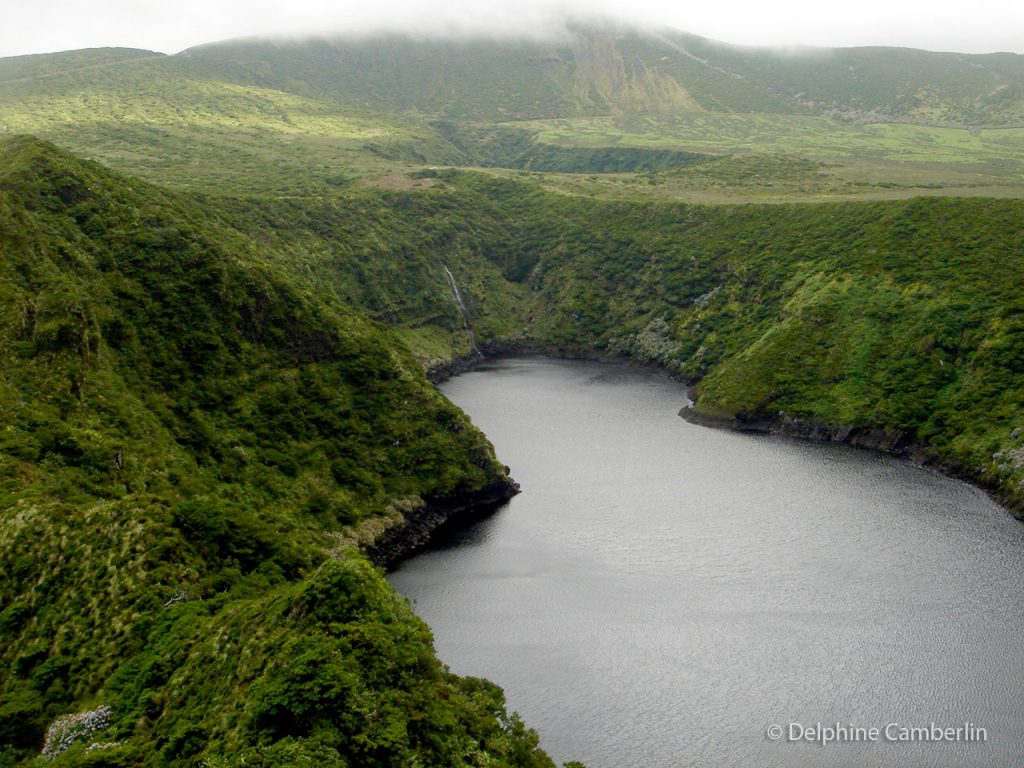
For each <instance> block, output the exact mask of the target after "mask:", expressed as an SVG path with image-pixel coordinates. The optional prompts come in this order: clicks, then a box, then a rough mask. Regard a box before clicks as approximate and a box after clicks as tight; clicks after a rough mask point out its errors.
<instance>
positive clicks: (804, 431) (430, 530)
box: [367, 342, 1024, 567]
mask: <svg viewBox="0 0 1024 768" xmlns="http://www.w3.org/2000/svg"><path fill="white" fill-rule="evenodd" d="M481 353H482V354H474V355H469V356H465V357H460V358H454V359H452V360H449V361H446V362H444V363H441V364H439V365H436V366H432V367H431V368H430V369H429V370H428V371H427V378H428V379H430V381H432V382H434V383H435V384H438V383H441V382H443V381H446V380H447V379H450V378H452V377H454V376H457V375H459V374H461V373H465V372H467V371H470V370H472V369H473V368H475V367H477V366H478V365H480V364H481V363H484V362H487V361H488V360H493V359H496V358H501V357H510V356H516V355H544V356H547V357H554V358H559V359H565V360H594V361H602V362H611V361H614V362H619V363H623V364H626V365H633V366H638V367H642V368H646V369H649V370H654V371H657V372H659V373H662V374H667V375H669V376H672V377H673V378H680V377H679V376H678V374H677V373H675V372H673V371H671V370H669V369H667V368H665V367H664V366H660V365H657V364H654V363H649V362H644V361H639V360H636V359H634V358H630V357H626V356H623V355H607V354H601V353H599V352H595V351H594V350H583V349H580V350H567V349H559V348H554V347H551V346H548V345H543V344H534V343H528V342H504V343H490V344H486V345H484V346H483V347H482V349H481ZM681 380H683V381H684V382H685V383H687V384H690V383H692V382H687V381H685V379H681ZM688 396H689V393H688ZM679 415H680V416H681V417H682V418H684V419H685V420H687V421H689V422H690V423H693V424H699V425H701V426H706V427H715V428H718V429H730V430H734V431H737V432H758V433H764V434H776V435H784V436H786V437H793V438H797V439H801V440H812V441H816V442H832V443H844V444H846V445H850V446H853V447H856V448H864V449H867V450H873V451H881V452H883V453H888V454H890V455H893V456H899V457H902V458H906V459H909V460H910V461H913V462H914V463H916V464H919V465H921V466H926V467H930V468H932V469H935V470H937V471H939V472H941V473H942V474H944V475H947V476H949V477H953V478H956V479H959V480H963V481H966V482H968V483H971V484H972V485H975V486H977V487H979V488H981V489H982V490H984V491H985V492H986V493H988V494H989V495H990V496H991V497H992V498H993V499H994V500H995V501H996V502H998V503H999V504H1001V505H1002V506H1004V507H1005V508H1006V509H1007V510H1008V511H1009V512H1010V513H1011V514H1012V515H1013V516H1014V517H1016V518H1017V519H1019V520H1022V521H1024V504H1022V503H1021V502H1020V500H1019V499H1017V498H1015V497H1013V496H1010V495H1008V494H1006V493H1004V492H1003V491H1002V490H1001V489H999V488H997V487H994V486H993V485H992V484H991V483H989V482H987V480H986V478H984V477H983V476H981V474H980V473H979V472H978V471H976V470H973V469H972V468H971V467H969V466H965V465H963V464H961V463H959V462H955V461H951V460H949V459H944V458H942V457H940V456H939V455H938V454H937V453H936V452H935V451H934V450H933V449H931V448H929V447H928V446H924V445H920V444H917V443H914V442H913V441H912V440H910V439H909V438H908V437H907V435H906V434H905V433H902V432H895V431H892V430H887V429H883V428H879V427H862V426H853V425H848V424H846V425H842V424H840V425H836V424H828V423H826V422H823V421H820V420H817V419H795V418H791V417H777V418H770V417H759V418H742V417H721V416H714V415H709V414H706V413H702V412H701V411H700V410H698V409H697V408H695V407H694V404H693V402H692V400H691V402H690V403H688V404H687V405H686V406H684V407H683V408H681V409H680V411H679ZM517 493H519V485H518V484H517V483H516V482H515V481H513V480H511V479H510V480H509V481H508V483H507V484H502V483H498V484H495V485H492V486H489V487H488V488H486V489H484V490H482V491H479V492H478V493H476V494H467V495H464V496H457V497H452V498H449V499H442V500H438V501H433V502H428V503H427V504H426V505H425V506H424V507H422V508H421V509H419V510H417V511H416V512H413V513H410V514H408V515H407V520H406V524H405V525H404V526H397V527H396V528H393V529H391V530H389V531H388V532H387V533H385V535H384V536H383V537H382V538H381V539H380V540H379V541H378V542H376V543H375V544H374V545H373V546H372V547H371V548H369V549H368V550H367V554H368V555H369V557H370V559H371V560H372V561H373V562H374V563H375V564H377V565H383V566H386V567H388V566H391V565H394V564H395V563H397V562H398V561H400V560H401V559H403V558H405V557H408V556H410V555H412V554H414V553H415V552H416V551H418V550H420V549H422V548H423V547H424V546H426V545H427V544H428V543H429V542H430V540H431V538H432V537H433V536H434V535H435V533H436V532H437V531H438V530H439V529H441V528H445V527H450V526H451V527H457V526H460V525H466V524H468V523H471V522H474V521H476V520H480V519H483V518H485V517H487V516H488V515H490V514H493V513H494V512H495V511H496V510H497V509H498V508H500V507H501V506H502V505H503V504H505V502H507V501H508V499H510V498H512V497H513V496H514V495H516V494H517ZM410 518H411V519H410Z"/></svg>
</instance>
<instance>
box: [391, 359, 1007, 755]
mask: <svg viewBox="0 0 1024 768" xmlns="http://www.w3.org/2000/svg"><path fill="white" fill-rule="evenodd" d="M443 390H444V392H445V394H446V395H447V396H448V397H449V398H451V400H453V401H454V402H455V403H456V404H458V405H459V406H460V407H461V408H463V410H465V411H466V413H468V414H469V415H470V417H471V418H472V419H473V421H474V423H475V424H476V425H477V426H479V427H480V428H481V429H482V430H483V431H484V432H485V433H486V434H487V435H488V437H490V439H491V441H492V442H493V443H494V445H495V448H496V450H497V453H498V456H499V457H500V458H501V460H502V461H504V462H506V463H507V464H509V465H510V466H511V469H512V475H513V476H514V477H515V478H516V479H517V480H518V481H519V482H520V483H521V485H522V489H523V492H522V494H520V495H519V496H517V497H516V498H515V499H513V500H512V501H511V503H509V504H508V505H507V506H506V507H504V508H503V509H501V510H500V511H498V512H497V513H496V514H495V515H494V516H492V517H490V518H488V519H487V520H485V521H483V522H480V523H478V524H476V525H474V526H473V527H471V528H469V529H468V530H465V531H462V532H460V533H458V534H456V535H454V536H452V537H449V539H448V540H447V541H445V542H444V543H442V544H438V545H437V546H436V547H434V548H433V549H431V550H430V551H427V552H425V553H423V554H421V555H418V556H416V557H414V558H412V559H410V560H408V561H406V562H404V563H402V564H401V565H400V566H399V567H398V568H397V569H396V570H395V571H394V572H393V573H391V574H390V575H389V579H390V581H391V582H392V584H394V586H395V587H396V588H397V589H398V590H399V591H400V592H402V593H404V594H405V595H407V596H408V597H409V598H410V599H411V600H412V601H413V603H414V606H415V609H416V611H417V613H418V614H419V615H420V616H422V617H423V618H424V619H425V620H426V621H427V623H428V624H430V626H431V627H432V628H433V631H434V635H435V638H436V644H437V649H438V653H439V655H440V657H441V658H442V659H443V660H444V661H445V662H446V663H447V664H448V665H449V666H450V667H451V668H452V670H453V671H455V672H457V673H460V674H465V675H475V676H480V677H487V678H489V679H491V680H493V681H495V682H497V683H499V684H500V685H502V686H503V687H504V688H505V691H506V694H507V697H508V704H509V708H510V709H514V710H517V711H519V712H520V713H521V714H522V715H523V718H524V719H525V721H526V722H527V724H528V725H530V726H532V727H534V728H536V729H537V730H538V732H539V733H540V735H541V744H542V746H543V747H544V748H545V749H547V750H548V752H549V753H550V754H551V755H552V757H554V758H555V760H556V761H557V762H558V763H559V765H560V764H561V762H562V761H564V760H582V761H583V762H585V763H586V764H587V766H588V768H628V767H633V766H635V767H636V768H640V766H643V768H652V767H660V766H665V767H668V766H701V767H702V768H703V767H707V766H780V767H781V766H786V767H787V768H789V767H790V766H851V768H852V767H854V766H856V768H863V767H864V766H897V765H898V766H922V767H924V766H928V767H929V768H935V767H936V766H942V767H944V766H989V767H990V768H999V767H1000V766H1005V767H1006V768H1019V766H1021V765H1024V710H1022V706H1021V700H1022V692H1024V525H1022V524H1021V523H1019V522H1017V521H1015V520H1013V519H1012V518H1011V517H1010V516H1009V514H1008V513H1007V512H1006V511H1005V510H1003V509H1002V508H1001V507H999V506H998V505H996V504H994V503H993V502H992V501H990V500H989V499H988V497H986V495H985V494H984V493H982V492H981V491H979V490H977V489H974V488H972V487H970V486H968V485H966V484H964V483H961V482H957V481H954V480H950V479H948V478H944V477H942V476H940V475H938V474H936V473H934V472H931V471H928V470H925V469H921V468H919V467H915V466H913V465H912V464H910V463H908V462H905V461H899V460H896V459H893V458H890V457H887V456H883V455H879V454H875V453H870V452H866V451H859V450H855V449H850V448H846V447H844V446H837V445H822V444H814V443H806V442H799V441H794V440H789V439H785V438H778V437H772V436H761V435H742V434H736V433H731V432H726V431H721V430H714V429H708V428H704V427H699V426H696V425H692V424H689V423H687V422H685V421H684V420H683V419H681V418H679V416H678V415H677V411H678V410H679V408H680V407H681V406H682V405H683V404H684V403H685V402H686V394H685V390H684V388H683V387H682V386H681V385H680V384H678V383H676V382H673V381H671V380H669V379H667V378H665V377H663V376H660V375H658V374H656V373H652V372H649V371H644V370H638V369H636V368H630V367H625V366H620V365H615V364H602V363H583V362H569V361H556V360H548V359H544V358H528V359H509V360H499V361H496V362H490V363H488V364H486V365H485V366H483V367H481V368H479V369H477V370H475V371H473V372H471V373H467V374H465V375H462V376H459V377H458V378H456V379H453V380H452V381H450V382H448V383H447V384H445V385H444V386H443ZM817 723H821V724H822V726H823V727H824V726H831V727H834V726H835V725H836V724H837V723H838V724H840V725H842V726H846V727H847V728H850V727H852V728H859V729H861V730H860V731H854V732H850V733H849V734H848V739H847V740H846V741H842V742H839V743H830V744H827V745H822V744H821V743H813V742H808V741H791V740H790V737H791V736H799V735H803V736H807V735H808V734H807V731H806V729H808V728H811V727H813V726H815V725H816V724H817ZM932 723H934V724H936V726H938V727H940V728H945V727H950V728H955V727H960V728H965V726H966V728H965V730H964V732H963V733H962V734H961V736H960V740H959V741H956V740H953V741H931V742H925V741H921V740H920V734H919V733H918V734H914V735H916V736H917V737H918V740H916V741H911V742H907V741H894V740H891V739H890V738H887V737H890V736H892V737H895V736H899V735H900V734H901V731H899V730H898V729H900V728H903V727H908V728H909V727H915V728H920V727H923V728H926V729H929V731H928V732H929V735H934V734H932V732H931V731H930V726H931V724H932ZM793 724H797V726H798V727H794V726H793ZM891 724H895V728H894V727H893V725H891ZM773 725H778V726H780V727H781V728H782V730H783V736H782V738H781V739H777V740H773V739H772V738H770V737H769V735H768V729H769V727H770V726H773ZM887 727H888V728H889V730H890V733H888V734H887V733H886V730H885V729H886V728H887ZM972 727H973V729H974V730H973V731H972V730H970V729H971V728H972ZM871 728H877V729H878V731H879V732H878V735H877V737H876V738H874V739H873V738H872V733H871V732H870V731H869V730H868V729H871ZM978 729H984V735H985V736H986V739H985V740H984V741H981V740H980V739H981V731H980V730H978ZM810 735H811V736H813V735H814V734H813V731H812V732H811V734H810ZM905 735H910V734H905ZM953 736H954V738H955V734H953Z"/></svg>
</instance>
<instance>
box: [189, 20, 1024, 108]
mask: <svg viewBox="0 0 1024 768" xmlns="http://www.w3.org/2000/svg"><path fill="white" fill-rule="evenodd" d="M181 56H185V57H188V58H189V59H191V60H193V61H195V62H201V63H202V64H203V66H205V67H208V68H209V71H210V72H212V73H217V75H218V76H222V77H227V78H229V79H238V80H243V81H246V82H250V83H252V84H256V85H268V86H271V87H275V88H282V89H284V90H289V91H292V92H296V93H300V94H302V95H306V96H315V97H317V98H324V97H326V98H330V99H334V100H338V101H341V102H343V103H352V104H359V105H362V106H367V107H373V108H375V109H391V110H416V111H418V112H421V113H425V114H428V115H435V116H443V117H446V118H459V119H472V120H487V121H496V120H524V119H550V118H556V117H580V116H594V115H603V114H615V113H616V112H620V111H628V112H629V113H631V114H644V113H652V114H659V113H664V112H666V111H668V112H673V111H680V110H693V109H705V110H712V111H728V112H768V113H806V114H819V115H821V114H823V115H839V116H843V117H846V118H850V119H873V120H881V119H902V120H915V121H921V122H926V123H927V122H938V123H948V124H964V125H980V124H990V125H1003V124H1013V125H1019V124H1021V123H1022V122H1024V56H1019V55H1016V54H993V55H968V54H957V53H933V52H928V51H918V50H912V49H901V48H851V49H806V50H801V51H796V52H793V51H780V50H774V49H759V48H743V47H737V46H728V45H724V44H721V43H716V42H714V41H710V40H706V39H704V38H700V37H696V36H693V35H687V34H683V33H678V32H661V33H658V32H647V31H639V30H627V29H622V30H614V29H605V30H602V29H593V28H577V29H576V30H574V32H573V34H572V36H571V37H570V38H569V39H567V40H565V41H563V42H561V43H531V42H525V41H521V42H495V41H487V42H481V41H475V42H474V41H417V40H409V39H407V38H403V37H398V36H388V37H383V36H382V37H376V38H367V39H360V40H337V41H334V42H327V41H316V42H306V43H295V44H285V43H282V44H273V43H264V42H246V41H233V42H226V43H217V44H212V45H205V46H200V47H198V48H193V49H191V50H189V51H186V52H184V53H183V54H181Z"/></svg>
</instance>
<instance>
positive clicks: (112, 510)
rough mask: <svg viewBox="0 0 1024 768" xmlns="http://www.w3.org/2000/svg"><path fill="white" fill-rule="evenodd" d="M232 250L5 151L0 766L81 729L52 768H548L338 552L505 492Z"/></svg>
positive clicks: (345, 329) (98, 179)
mask: <svg viewBox="0 0 1024 768" xmlns="http://www.w3.org/2000/svg"><path fill="white" fill-rule="evenodd" d="M252 251H253V249H252V244H251V242H249V241H247V240H245V239H244V238H242V237H240V236H239V235H238V234H237V233H235V232H233V231H232V230H230V229H229V228H226V227H224V226H223V225H221V224H220V223H218V222H217V221H216V220H215V219H214V218H213V217H212V216H211V215H210V214H209V213H207V212H206V211H204V210H203V209H202V208H200V207H198V206H197V205H196V204H195V203H194V202H190V201H188V200H185V199H183V198H179V197H176V196H172V195H169V194H167V193H164V192H161V191H159V190H156V189H154V188H152V187H149V186H147V185H144V184H141V183H137V182H130V181H127V180H125V179H122V178H119V177H116V176H113V175H112V174H110V173H109V172H108V171H106V170H105V169H102V168H101V167H99V166H96V165H92V164H85V163H82V162H80V161H78V160H75V159H74V158H72V157H70V156H69V155H67V154H64V153H62V152H60V151H58V150H56V149H55V148H54V147H52V146H50V145H46V144H42V143H40V142H38V141H36V140H32V139H18V140H14V141H9V142H6V143H4V144H3V145H0V253H2V256H3V258H2V259H0V297H2V300H0V359H2V360H3V361H4V363H3V365H2V366H0V414H2V415H3V422H2V428H0V478H2V481H0V510H2V513H0V544H2V546H0V561H2V565H0V568H2V570H3V572H4V573H5V574H6V577H5V579H4V580H3V582H2V584H0V590H2V593H0V606H2V608H0V636H2V638H3V642H2V643H0V656H2V665H3V669H4V670H5V671H4V674H3V677H2V679H0V745H2V746H0V763H3V764H11V763H13V762H16V761H18V760H19V759H21V758H25V757H30V756H31V755H33V754H38V750H39V749H40V747H41V745H42V742H43V736H44V731H45V730H46V727H47V724H48V723H51V722H55V718H57V717H58V716H61V715H64V714H67V713H82V712H84V711H86V710H88V711H89V712H91V714H90V715H82V716H80V717H79V718H78V720H77V721H74V722H70V723H69V721H66V720H65V721H64V726H63V727H64V731H65V735H66V733H68V732H71V731H73V730H74V728H75V727H77V728H79V730H81V729H82V728H85V726H86V725H88V724H89V723H90V722H91V723H92V724H93V725H101V726H102V725H104V723H106V722H107V721H109V725H106V726H105V727H103V728H101V729H100V730H99V732H97V733H96V734H95V735H88V736H87V737H83V738H81V739H79V740H75V739H74V738H70V739H65V741H66V742H69V743H70V748H69V749H67V750H66V751H65V752H60V754H59V755H58V756H57V757H55V758H54V759H53V760H51V761H47V764H53V765H72V764H74V765H168V764H171V765H173V764H180V765H194V764H199V763H203V762H205V763H206V764H211V765H235V764H239V765H241V764H245V765H275V766H277V765H300V764H302V765H305V764H310V763H311V762H312V763H315V764H317V765H338V766H342V765H352V766H355V765H360V766H364V765H366V766H369V765H396V764H403V765H409V764H422V765H436V766H449V765H478V764H480V763H481V762H485V763H486V762H490V763H491V764H496V765H550V764H551V763H550V761H549V760H547V758H546V757H545V756H544V755H543V754H542V753H540V752H539V751H537V749H536V737H535V736H534V735H533V734H532V733H531V732H528V731H526V730H525V729H524V728H523V726H522V724H521V723H520V722H519V721H518V719H516V718H514V717H509V716H507V715H506V714H505V712H504V708H503V702H502V696H501V692H500V690H499V689H497V688H496V687H494V686H492V685H490V684H488V683H484V682H481V681H474V680H465V679H460V678H457V677H455V676H453V675H451V674H449V673H448V672H447V671H446V670H445V669H444V668H443V667H442V666H441V664H440V663H439V662H438V661H437V659H436V658H435V657H434V655H433V651H432V649H431V642H430V633H429V630H428V629H427V628H426V627H425V626H424V625H423V624H422V622H420V621H419V620H418V619H416V618H415V617H414V616H413V615H412V613H411V611H410V610H409V608H408V606H407V605H406V604H405V603H404V601H403V600H402V599H401V598H399V597H398V596H397V595H396V594H395V593H394V592H393V591H392V590H391V589H390V587H388V586H387V584H386V583H385V582H384V581H383V579H382V578H381V576H380V574H379V573H378V572H377V571H375V570H374V569H373V568H372V567H371V566H370V565H369V564H368V563H367V561H366V560H365V558H364V557H363V556H362V555H361V554H359V553H358V552H357V551H356V550H355V549H354V548H353V545H354V543H355V541H356V539H357V538H358V536H359V531H360V526H361V527H362V529H365V528H366V526H367V525H369V524H372V525H376V526H378V527H380V525H381V524H380V523H379V522H375V521H382V520H385V519H388V520H390V519H394V518H396V517H398V516H399V515H401V513H403V512H405V513H406V514H413V513H415V510H416V509H417V508H418V507H419V506H420V505H422V504H423V502H424V500H425V501H427V502H430V501H431V500H437V499H444V498H451V497H452V496H453V495H454V496H461V497H467V498H468V497H470V496H472V495H473V494H475V493H477V492H480V491H482V490H484V489H487V488H492V487H495V486H498V487H500V486H502V485H503V484H507V479H506V477H505V473H504V470H503V469H502V467H501V466H500V465H499V464H498V463H497V462H496V460H495V459H494V456H493V454H492V452H491V449H490V447H489V446H488V444H487V442H486V440H485V439H484V438H483V436H481V435H480V434H479V433H478V432H477V431H476V430H474V429H473V428H472V426H471V425H470V424H469V423H468V421H467V420H466V418H465V417H464V416H463V415H462V414H460V413H459V412H458V410H457V409H455V408H454V407H453V406H451V405H450V404H448V403H447V402H446V401H445V400H444V399H443V398H441V397H440V396H439V395H438V394H437V392H436V390H434V389H433V387H431V386H430V385H429V384H428V383H427V382H426V381H425V380H424V379H423V377H422V374H421V372H420V368H419V366H418V365H417V364H416V363H415V362H413V360H412V359H411V358H410V357H409V355H408V353H407V352H405V350H404V349H403V348H402V347H401V346H400V345H399V344H398V343H397V342H396V341H395V340H394V338H393V337H392V336H391V335H390V334H389V333H388V332H387V331H386V330H385V329H384V328H383V327H381V326H379V325H376V324H374V323H372V322H369V321H367V320H366V319H364V318H363V317H361V316H360V315H359V314H357V313H356V312H354V311H353V310H352V309H350V308H349V307H348V306H347V305H346V304H344V303H343V302H341V301H337V300H333V299H332V298H331V297H329V296H323V297H320V296H315V295H312V294H311V293H309V292H306V291H304V290H303V289H302V288H301V287H296V286H295V285H294V283H293V282H292V281H291V280H289V279H288V278H287V276H286V274H285V273H282V272H280V271H277V270H274V269H272V268H270V267H268V266H266V265H265V264H261V262H260V261H259V260H258V259H257V258H255V257H254V255H253V252H252ZM108 707H109V709H107V708H108ZM75 722H77V723H78V725H77V726H76V725H75ZM58 725H59V722H58ZM55 727H57V726H55ZM58 730H59V728H58ZM59 736H60V734H59V733H57V732H54V733H52V734H51V737H52V738H51V739H50V740H49V742H48V749H49V751H50V752H59V751H60V747H59V746H57V743H58V742H59V741H60V739H59V738H58V737H59ZM93 741H96V742H101V743H103V744H105V745H107V746H105V747H104V748H101V749H97V750H93V751H88V750H87V749H86V747H87V745H89V744H90V743H91V742H93Z"/></svg>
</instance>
